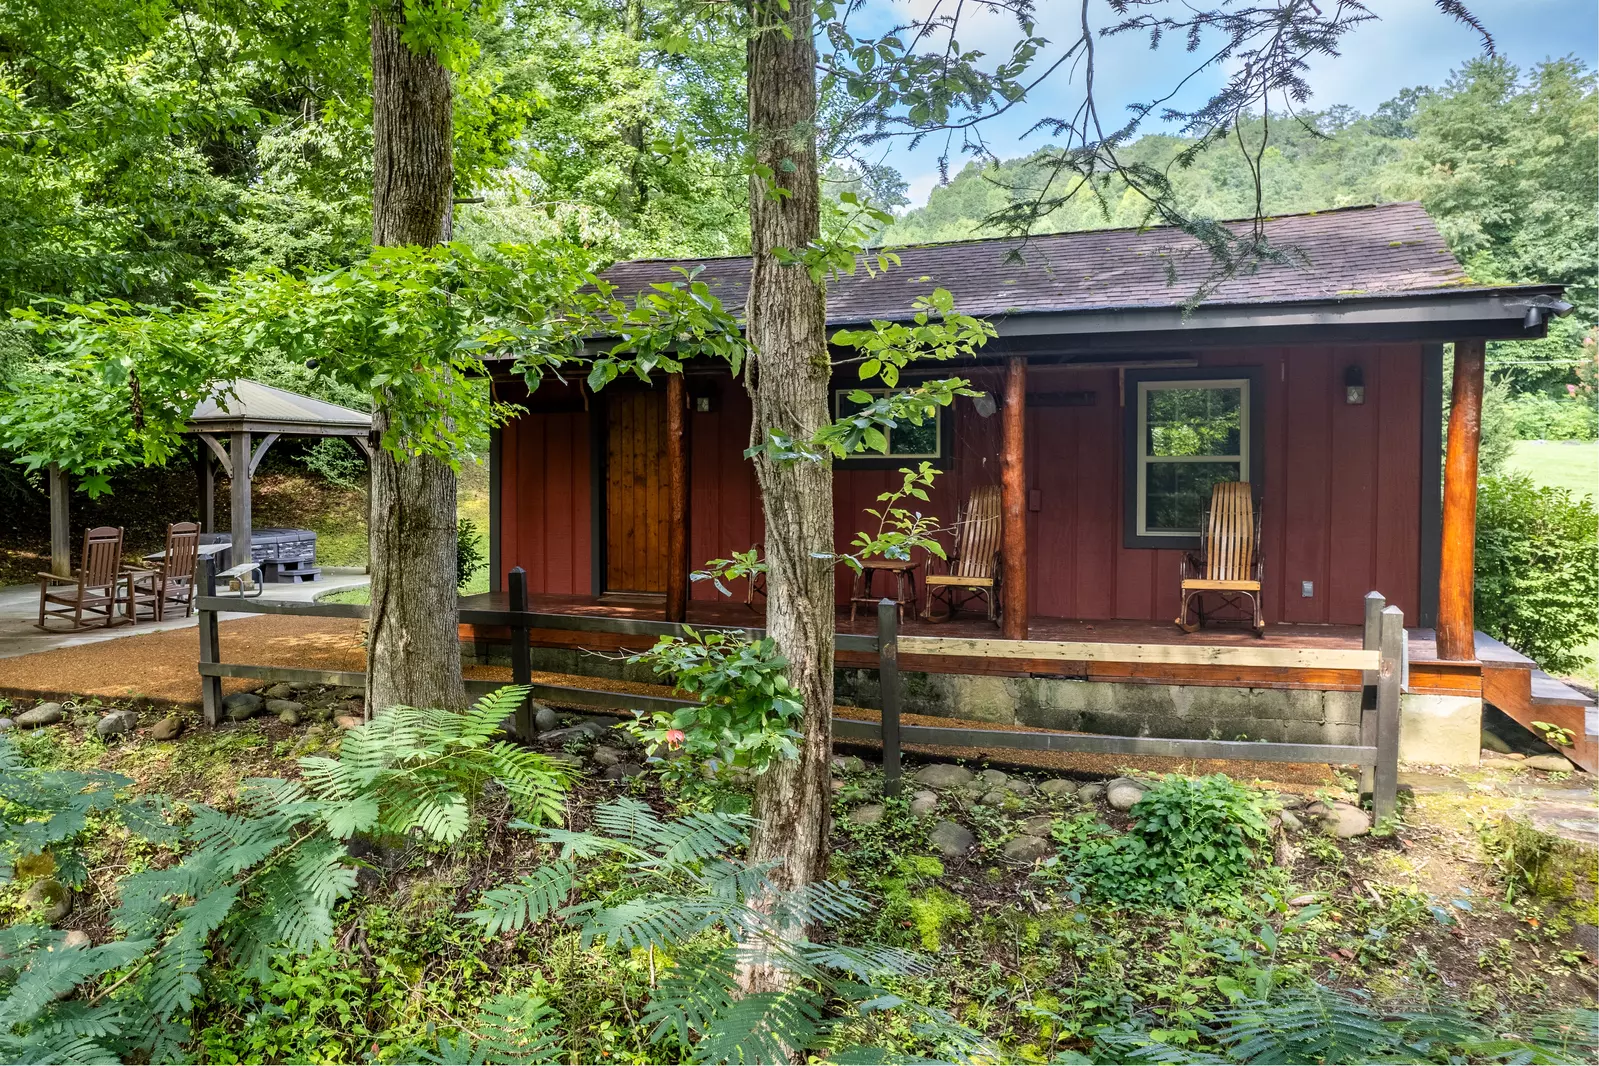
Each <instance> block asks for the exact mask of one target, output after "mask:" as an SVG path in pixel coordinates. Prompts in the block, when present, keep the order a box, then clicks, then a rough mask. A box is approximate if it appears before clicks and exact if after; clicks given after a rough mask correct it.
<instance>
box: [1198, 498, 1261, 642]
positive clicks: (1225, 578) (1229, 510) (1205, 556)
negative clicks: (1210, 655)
mask: <svg viewBox="0 0 1599 1066" xmlns="http://www.w3.org/2000/svg"><path fill="white" fill-rule="evenodd" d="M1201 529H1202V530H1203V532H1202V533H1201V534H1200V540H1199V554H1198V555H1194V554H1192V553H1186V552H1185V553H1184V555H1183V559H1182V596H1183V600H1182V610H1181V612H1180V613H1179V614H1178V615H1177V627H1178V628H1179V629H1181V630H1182V631H1183V632H1185V633H1192V632H1194V631H1195V630H1197V629H1198V628H1199V627H1200V626H1202V625H1204V623H1205V609H1204V600H1203V597H1204V596H1205V595H1207V594H1210V595H1216V596H1219V597H1221V599H1222V602H1224V603H1227V604H1229V605H1232V606H1239V604H1240V601H1242V600H1248V601H1249V606H1250V611H1251V615H1252V621H1251V623H1250V627H1251V628H1252V629H1254V631H1255V635H1256V636H1257V637H1263V636H1265V635H1266V619H1265V616H1264V615H1263V614H1262V613H1261V608H1260V583H1261V580H1262V574H1263V568H1262V560H1261V556H1260V515H1259V513H1257V512H1256V510H1255V501H1254V497H1253V496H1252V495H1251V493H1250V488H1249V482H1247V481H1220V482H1217V483H1216V484H1215V485H1213V486H1211V490H1210V506H1209V507H1207V508H1206V509H1205V518H1204V522H1203V523H1202V525H1201ZM1190 610H1192V611H1193V612H1194V614H1195V615H1197V618H1196V619H1195V620H1193V621H1190V620H1189V613H1190Z"/></svg>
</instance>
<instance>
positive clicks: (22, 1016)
mask: <svg viewBox="0 0 1599 1066" xmlns="http://www.w3.org/2000/svg"><path fill="white" fill-rule="evenodd" d="M150 946H151V942H150V941H148V940H117V941H113V942H112V943H109V944H101V945H100V946H99V947H89V948H79V949H77V950H70V949H64V948H54V949H53V950H52V949H45V950H42V951H35V952H33V953H32V954H31V955H30V957H29V959H28V965H27V966H26V967H25V968H24V969H23V970H22V972H21V973H19V974H18V975H17V979H16V983H15V984H13V985H12V986H11V990H10V992H9V993H8V994H7V995H6V997H5V998H4V999H0V1032H5V1031H7V1030H9V1029H11V1028H12V1027H13V1026H17V1025H25V1024H27V1023H29V1022H31V1021H33V1020H34V1019H36V1018H37V1017H38V1016H39V1015H40V1013H42V1012H43V1011H44V1010H45V1008H46V1007H48V1006H50V1004H52V1003H54V1002H55V1001H56V999H57V998H59V997H61V996H64V995H66V994H67V993H69V992H71V991H72V990H73V989H75V988H77V987H78V986H79V985H81V984H84V983H86V982H88V981H91V980H93V979H94V978H96V977H99V976H100V975H101V974H103V973H107V972H109V971H111V970H115V969H117V968H118V967H121V966H126V965H127V964H128V963H130V962H132V961H133V960H134V959H136V958H138V957H139V956H140V955H143V954H144V953H145V952H146V951H148V950H150Z"/></svg>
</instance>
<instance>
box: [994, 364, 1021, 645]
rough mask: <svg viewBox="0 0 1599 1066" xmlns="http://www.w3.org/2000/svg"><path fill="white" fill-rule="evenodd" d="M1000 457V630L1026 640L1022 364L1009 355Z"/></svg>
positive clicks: (1010, 637) (1008, 638)
mask: <svg viewBox="0 0 1599 1066" xmlns="http://www.w3.org/2000/svg"><path fill="white" fill-rule="evenodd" d="M1002 428H1003V434H1004V436H1003V449H1002V450H1003V457H1002V459H1001V462H1000V479H1001V480H1000V500H1001V503H1002V504H1003V506H1004V512H1005V518H1004V522H1003V524H1002V526H1001V528H1000V539H1001V545H1002V547H1001V551H1000V580H1001V581H1002V582H1003V584H1002V587H1001V590H1000V610H1001V612H1002V613H1001V615H1000V632H1001V634H1002V635H1003V636H1004V637H1005V639H1006V640H1026V639H1027V470H1026V458H1027V360H1026V358H1025V357H1023V356H1019V355H1013V356H1011V357H1010V359H1009V360H1007V361H1006V364H1005V405H1004V424H1003V427H1002Z"/></svg>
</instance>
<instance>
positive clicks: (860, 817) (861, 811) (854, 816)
mask: <svg viewBox="0 0 1599 1066" xmlns="http://www.w3.org/2000/svg"><path fill="white" fill-rule="evenodd" d="M885 810H886V808H884V806H883V805H882V804H881V803H867V804H863V805H862V806H859V807H856V808H855V809H854V810H852V811H850V812H849V814H848V815H847V817H848V818H849V820H850V821H852V822H854V823H855V824H856V825H876V824H877V823H878V822H881V821H882V820H883V814H884V812H885Z"/></svg>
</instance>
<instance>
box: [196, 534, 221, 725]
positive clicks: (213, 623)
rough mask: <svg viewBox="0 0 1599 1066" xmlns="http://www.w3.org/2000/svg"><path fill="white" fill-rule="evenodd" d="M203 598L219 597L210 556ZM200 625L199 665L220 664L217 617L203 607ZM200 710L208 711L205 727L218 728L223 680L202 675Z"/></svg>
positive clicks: (203, 564)
mask: <svg viewBox="0 0 1599 1066" xmlns="http://www.w3.org/2000/svg"><path fill="white" fill-rule="evenodd" d="M200 594H201V595H202V596H207V597H209V596H215V595H216V594H217V567H216V560H215V559H213V558H212V557H211V556H209V555H207V556H205V557H204V558H202V559H201V560H200ZM199 622H200V661H201V662H202V663H219V662H221V661H222V648H221V645H220V640H219V635H218V633H217V613H216V612H215V611H210V610H207V609H206V608H204V607H201V608H200V618H199ZM200 706H201V708H202V709H203V710H204V711H205V724H206V725H216V724H217V723H218V722H220V721H221V720H222V679H221V678H220V677H207V676H206V675H205V674H201V675H200Z"/></svg>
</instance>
